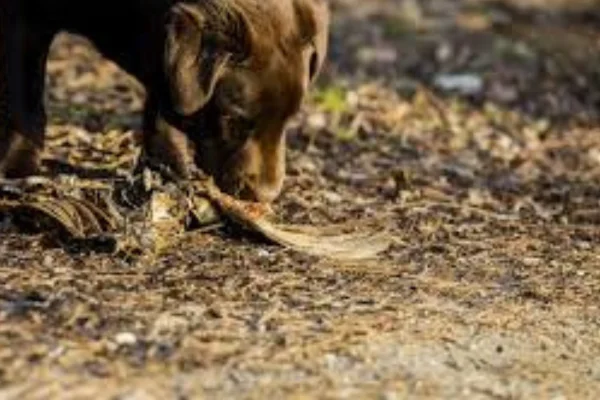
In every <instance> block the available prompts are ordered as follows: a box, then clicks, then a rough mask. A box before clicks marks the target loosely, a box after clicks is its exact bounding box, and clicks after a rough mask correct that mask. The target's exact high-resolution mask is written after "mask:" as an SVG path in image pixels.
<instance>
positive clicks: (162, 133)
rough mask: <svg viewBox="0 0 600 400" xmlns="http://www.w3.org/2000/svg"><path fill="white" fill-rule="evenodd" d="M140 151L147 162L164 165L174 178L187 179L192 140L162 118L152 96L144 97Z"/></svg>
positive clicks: (189, 170)
mask: <svg viewBox="0 0 600 400" xmlns="http://www.w3.org/2000/svg"><path fill="white" fill-rule="evenodd" d="M143 145H144V149H143V154H144V158H145V159H146V161H147V162H149V163H150V165H151V166H154V167H157V168H159V169H160V170H163V171H165V169H166V170H167V171H168V172H169V173H170V174H171V175H173V176H172V177H174V178H179V179H188V178H190V176H191V174H192V172H193V171H194V169H195V164H194V154H195V149H194V145H193V143H192V142H191V141H190V140H189V138H188V137H187V135H186V134H185V133H184V132H182V131H181V130H179V129H178V128H176V127H175V126H173V125H171V124H170V123H169V122H167V120H166V119H165V118H163V117H162V116H161V114H160V112H159V111H158V107H156V105H155V103H154V102H153V101H152V99H149V100H147V101H146V106H145V109H144V121H143Z"/></svg>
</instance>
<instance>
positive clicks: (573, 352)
mask: <svg viewBox="0 0 600 400" xmlns="http://www.w3.org/2000/svg"><path fill="white" fill-rule="evenodd" d="M332 4H333V8H334V24H333V32H332V46H331V52H330V60H329V63H328V65H327V68H326V70H325V73H324V75H323V77H322V79H321V80H320V82H319V87H318V88H317V90H316V91H315V92H314V93H313V95H312V96H311V99H309V100H308V102H307V103H306V106H305V108H304V110H303V111H302V113H301V115H299V116H298V118H297V119H296V120H295V121H294V123H293V124H292V126H291V127H290V132H289V138H290V140H289V141H290V152H289V166H288V171H289V178H288V180H287V182H286V187H285V193H284V194H283V196H282V198H281V199H280V200H279V201H278V202H277V206H276V207H277V211H278V213H279V214H280V215H282V216H283V217H284V218H285V219H286V220H288V221H300V222H308V223H314V224H327V223H336V222H343V221H348V220H352V219H359V218H360V219H362V218H364V219H368V220H371V221H379V222H380V223H383V224H386V225H387V226H388V227H389V229H390V231H391V234H392V235H393V239H394V244H393V246H392V247H391V248H390V249H389V250H388V251H387V252H386V253H385V254H383V255H382V257H381V258H380V259H378V260H372V261H365V262H353V263H339V262H331V261H327V260H324V259H317V258H315V257H309V256H305V255H302V254H297V253H294V252H292V251H289V250H285V249H282V248H280V247H278V246H274V245H270V244H266V243H264V242H261V241H260V240H257V239H256V238H252V237H249V236H247V235H243V234H239V233H238V232H236V231H235V230H233V229H230V228H227V227H224V228H221V229H219V230H216V231H212V232H205V233H189V234H188V235H186V236H185V237H184V238H183V240H182V241H181V242H180V243H178V244H177V245H175V246H174V247H173V248H171V249H169V250H168V251H167V252H166V253H165V254H164V255H162V256H160V257H158V258H156V259H155V260H152V261H147V260H146V261H144V262H136V261H132V260H128V259H124V258H119V257H114V256H111V255H110V254H106V253H103V252H101V251H85V249H81V248H76V247H73V246H70V245H67V244H63V245H60V244H56V242H54V241H49V240H48V238H47V237H46V236H44V235H43V234H40V233H28V234H26V233H23V232H16V231H15V230H14V228H13V227H12V226H11V224H10V221H8V220H5V221H4V222H3V223H2V231H1V232H2V233H1V236H0V237H1V239H0V248H1V250H0V398H2V399H20V400H22V399H90V398H94V399H188V398H190V399H195V398H323V399H328V398H332V399H333V398H336V399H338V398H350V399H355V398H374V399H404V398H449V399H455V398H465V399H487V398H491V399H513V398H523V399H533V398H536V399H537V398H544V399H546V398H548V399H549V398H552V399H586V398H589V399H596V398H598V397H599V396H600V335H599V332H600V312H599V310H598V305H599V304H600V303H599V302H600V226H599V224H600V202H599V199H600V14H599V10H600V6H599V5H598V3H597V2H594V1H584V0H580V1H566V0H564V1H559V0H554V1H552V0H538V1H533V0H527V1H520V0H519V1H517V0H514V1H501V2H491V1H483V0H455V1H450V0H445V1H444V0H422V1H419V0H369V1H362V0H334V1H332ZM109 25H110V24H109ZM49 88H50V89H49V91H48V104H49V109H50V112H51V118H52V127H51V129H54V130H60V129H63V130H65V131H67V132H80V133H82V132H83V135H84V136H85V135H103V134H107V132H110V131H111V130H115V129H116V130H121V131H131V130H133V131H135V130H136V129H138V128H139V119H140V108H141V101H142V100H141V99H142V96H143V93H142V92H141V90H140V89H139V88H137V87H136V85H135V82H133V81H132V80H131V79H130V78H128V77H126V76H125V75H123V73H121V72H119V71H118V70H117V69H116V68H115V67H114V66H113V65H112V64H110V63H108V62H106V61H103V60H102V59H101V58H100V57H99V56H98V55H97V54H96V53H95V52H94V51H93V50H92V49H91V48H90V47H89V46H88V45H87V44H86V43H85V42H84V41H82V40H81V39H78V38H74V37H69V36H62V37H60V38H59V39H57V41H56V43H55V46H54V47H53V51H52V56H51V61H50V64H49Z"/></svg>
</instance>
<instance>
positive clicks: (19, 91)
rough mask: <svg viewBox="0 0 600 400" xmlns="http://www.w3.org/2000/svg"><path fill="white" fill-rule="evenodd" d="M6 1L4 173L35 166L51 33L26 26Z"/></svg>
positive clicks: (0, 47) (0, 131) (1, 83)
mask: <svg viewBox="0 0 600 400" xmlns="http://www.w3.org/2000/svg"><path fill="white" fill-rule="evenodd" d="M12 4H14V3H12ZM12 4H10V5H9V6H8V7H6V8H4V10H2V11H0V14H1V15H0V176H4V177H8V178H13V177H24V176H28V175H32V174H35V173H36V172H37V171H38V168H39V157H40V153H41V151H42V150H43V146H44V132H45V127H46V113H45V110H44V104H43V92H44V80H45V74H46V60H47V56H48V50H49V47H50V43H51V41H52V38H53V36H54V32H53V31H52V30H50V29H48V28H42V27H35V26H28V25H27V23H26V21H25V18H24V17H23V15H21V12H20V8H18V6H13V5H12Z"/></svg>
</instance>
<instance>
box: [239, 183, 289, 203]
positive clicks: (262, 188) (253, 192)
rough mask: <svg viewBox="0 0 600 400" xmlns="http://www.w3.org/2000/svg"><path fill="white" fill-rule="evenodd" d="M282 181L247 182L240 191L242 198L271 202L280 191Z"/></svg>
mask: <svg viewBox="0 0 600 400" xmlns="http://www.w3.org/2000/svg"><path fill="white" fill-rule="evenodd" d="M282 186H283V185H282V181H280V180H278V181H277V182H269V183H256V184H255V183H247V184H246V186H245V187H244V190H243V191H242V193H241V197H242V199H244V200H249V201H258V202H260V203H272V202H273V201H275V199H276V198H277V197H278V196H279V194H280V193H281V188H282Z"/></svg>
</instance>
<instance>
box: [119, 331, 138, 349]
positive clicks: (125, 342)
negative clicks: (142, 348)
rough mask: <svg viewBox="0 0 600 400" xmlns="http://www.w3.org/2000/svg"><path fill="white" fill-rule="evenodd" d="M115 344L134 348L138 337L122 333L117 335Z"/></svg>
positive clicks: (129, 333)
mask: <svg viewBox="0 0 600 400" xmlns="http://www.w3.org/2000/svg"><path fill="white" fill-rule="evenodd" d="M115 342H117V344H119V345H120V346H133V345H134V344H136V343H137V337H136V336H135V335H134V334H133V333H131V332H120V333H117V334H116V335H115Z"/></svg>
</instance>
